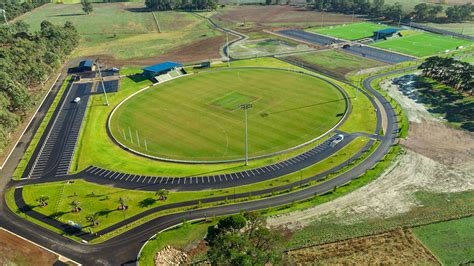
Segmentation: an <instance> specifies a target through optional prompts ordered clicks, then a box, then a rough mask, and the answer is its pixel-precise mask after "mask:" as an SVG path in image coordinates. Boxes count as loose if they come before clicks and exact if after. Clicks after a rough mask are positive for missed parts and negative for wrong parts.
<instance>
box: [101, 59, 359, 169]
mask: <svg viewBox="0 0 474 266" xmlns="http://www.w3.org/2000/svg"><path fill="white" fill-rule="evenodd" d="M235 69H270V70H281V71H290V72H294V73H298V74H303V75H308V76H311V77H314V78H317V79H320V80H322V81H324V82H326V83H328V84H330V85H332V86H333V87H335V88H336V89H337V90H338V91H340V92H341V94H342V95H343V96H344V97H346V98H345V100H346V103H348V105H347V106H346V110H345V111H344V115H343V117H342V118H341V119H340V120H339V121H338V122H337V124H336V125H334V126H333V127H332V128H330V129H329V130H328V131H326V132H325V133H323V134H322V135H320V136H318V137H316V138H313V139H311V140H309V141H306V142H305V143H302V144H299V145H296V146H294V147H290V148H288V149H285V150H281V151H277V152H273V153H270V154H264V155H259V156H254V157H251V158H249V160H255V159H264V158H268V157H271V156H275V155H280V154H284V153H287V152H290V151H294V150H297V149H299V148H302V147H304V146H306V145H309V144H311V143H313V142H315V141H317V140H319V139H321V138H323V137H325V136H326V135H328V134H330V133H331V132H333V131H334V130H335V129H336V128H338V127H339V126H340V125H341V123H342V122H344V121H345V119H346V117H347V115H349V113H351V112H352V109H351V106H352V105H351V101H350V98H349V95H348V94H347V92H346V91H345V90H344V88H342V87H341V86H339V85H338V84H337V83H335V82H333V81H331V80H330V79H327V78H325V77H322V76H319V75H315V74H313V73H307V72H303V71H300V70H297V69H289V68H278V67H253V66H242V67H227V68H223V69H212V70H208V71H206V72H212V71H226V70H235ZM190 75H193V74H186V75H182V76H179V77H176V78H172V79H169V80H166V81H163V82H159V83H154V84H152V85H151V86H146V87H145V88H142V89H140V90H138V91H136V92H134V93H133V94H131V95H129V96H128V97H126V98H125V99H123V100H122V101H121V102H120V103H119V104H117V105H116V106H115V107H114V109H113V110H112V112H111V113H110V115H109V117H108V118H107V130H108V132H109V133H110V136H111V137H112V141H114V142H116V143H117V144H118V145H119V146H121V147H122V148H124V149H125V150H127V151H130V152H131V153H134V154H137V155H140V156H143V157H145V158H149V159H153V160H159V161H164V162H174V163H190V164H217V163H234V162H241V161H243V159H233V160H218V161H206V160H203V161H192V160H178V159H170V158H163V157H158V156H153V155H150V154H145V153H142V152H139V151H137V150H135V149H132V148H130V147H128V146H127V145H125V144H123V143H122V142H120V141H119V140H118V139H117V138H116V137H115V136H114V134H113V133H112V130H111V129H110V128H111V126H110V124H111V121H112V117H113V115H114V114H115V111H116V110H117V109H118V108H119V107H120V106H121V105H122V104H123V103H125V102H126V101H127V100H129V99H130V98H132V97H134V96H135V95H137V94H139V93H141V92H143V91H145V90H147V89H149V88H151V87H154V86H156V85H159V84H162V83H165V82H168V81H171V80H174V79H177V78H183V77H187V76H190Z"/></svg>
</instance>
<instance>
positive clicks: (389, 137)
mask: <svg viewBox="0 0 474 266" xmlns="http://www.w3.org/2000/svg"><path fill="white" fill-rule="evenodd" d="M397 72H398V71H397ZM390 74H393V73H386V74H383V75H379V76H384V75H390ZM379 76H375V77H371V78H369V79H367V80H365V81H364V83H363V84H364V87H365V88H366V89H367V90H369V91H370V92H371V93H372V94H373V95H374V96H375V97H376V98H377V99H378V100H379V101H380V102H381V103H382V106H383V108H384V109H385V112H384V113H386V114H387V117H386V119H387V122H388V130H387V132H386V135H385V137H384V138H383V139H382V140H381V144H380V145H379V146H378V148H377V149H376V150H375V151H374V152H373V153H372V154H371V155H370V156H369V157H368V158H367V159H366V160H364V161H363V162H361V163H360V164H358V165H357V166H355V167H354V168H352V169H351V171H349V172H346V173H344V174H342V175H339V176H337V177H334V178H333V179H330V180H328V181H327V182H324V183H322V184H320V185H317V186H313V187H309V188H306V189H303V190H300V191H297V192H293V193H288V194H284V195H281V196H276V197H271V198H266V199H262V200H258V201H252V202H245V203H238V204H233V205H224V206H218V207H213V208H209V209H197V210H193V211H189V212H184V213H177V214H172V215H167V216H162V217H160V218H157V219H154V220H151V221H149V222H147V223H145V224H143V225H141V226H138V227H136V228H134V229H131V230H130V231H127V232H125V233H123V234H121V235H119V236H117V237H114V238H112V239H110V240H108V241H106V242H104V243H102V244H98V245H84V244H79V243H77V242H74V241H72V240H70V239H67V238H65V237H62V236H60V235H58V234H55V233H53V232H51V231H49V230H46V229H44V228H42V227H40V226H38V225H35V224H33V223H30V222H28V221H27V220H24V219H22V218H20V217H18V216H17V215H16V214H14V213H12V212H11V211H10V210H9V209H8V208H7V207H6V203H5V201H4V200H2V201H1V204H0V214H1V216H0V226H2V227H5V228H6V229H8V230H10V231H13V232H15V233H17V234H19V235H21V236H24V237H26V238H28V239H30V240H32V241H34V242H37V243H39V244H41V245H43V246H45V247H48V248H50V249H52V250H54V251H56V252H58V253H60V254H64V255H65V256H67V257H70V258H72V259H74V260H76V261H79V262H81V263H83V264H86V265H89V264H90V265H100V264H102V265H117V264H134V263H135V259H136V256H137V253H138V251H139V249H140V247H141V246H142V245H143V244H144V242H145V241H146V240H147V239H149V238H150V237H151V236H152V235H153V234H155V233H156V232H157V231H160V230H162V229H165V228H168V227H169V226H172V225H175V224H177V223H180V222H181V221H182V220H183V219H186V220H192V219H197V218H204V217H209V216H214V215H216V216H217V215H226V214H231V213H237V212H240V211H242V210H257V209H264V208H268V207H273V206H280V205H284V204H289V203H291V202H294V201H298V200H302V199H307V198H310V197H313V196H314V195H315V194H321V193H324V192H327V191H329V190H332V189H333V188H334V187H335V186H340V185H343V184H345V183H347V182H349V181H350V180H352V179H354V178H357V177H358V176H360V175H362V174H363V173H364V172H365V171H366V170H367V169H370V168H372V167H373V166H374V165H375V164H376V163H377V162H378V161H379V160H381V159H382V158H383V157H384V156H385V154H386V153H387V152H388V151H389V149H390V147H391V146H392V145H393V143H394V141H395V139H396V136H397V132H398V125H397V119H396V115H395V112H394V110H393V109H392V108H391V106H390V104H389V102H387V101H386V100H385V99H384V98H383V97H382V96H381V95H380V94H379V93H378V92H376V91H375V90H373V88H371V86H370V81H371V80H373V79H374V78H377V77H379ZM2 174H3V173H2ZM3 179H5V177H4V178H3ZM11 185H14V184H10V186H11ZM4 189H5V186H3V187H2V193H3V191H4ZM2 199H3V197H2Z"/></svg>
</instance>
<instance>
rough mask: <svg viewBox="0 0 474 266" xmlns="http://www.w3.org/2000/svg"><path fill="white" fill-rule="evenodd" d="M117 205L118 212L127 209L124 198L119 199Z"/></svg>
mask: <svg viewBox="0 0 474 266" xmlns="http://www.w3.org/2000/svg"><path fill="white" fill-rule="evenodd" d="M118 203H119V208H118V209H119V210H121V211H124V210H126V209H128V205H127V201H126V200H125V199H124V198H122V197H120V198H119V199H118Z"/></svg>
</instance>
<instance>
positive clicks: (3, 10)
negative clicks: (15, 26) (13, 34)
mask: <svg viewBox="0 0 474 266" xmlns="http://www.w3.org/2000/svg"><path fill="white" fill-rule="evenodd" d="M0 12H2V14H3V19H4V20H5V24H6V25H7V26H8V20H7V11H5V9H2V8H0Z"/></svg>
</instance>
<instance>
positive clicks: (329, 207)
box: [268, 150, 474, 229]
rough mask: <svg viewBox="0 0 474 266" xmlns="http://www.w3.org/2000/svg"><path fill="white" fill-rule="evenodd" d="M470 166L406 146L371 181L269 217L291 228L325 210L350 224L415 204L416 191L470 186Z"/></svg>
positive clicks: (473, 175)
mask: <svg viewBox="0 0 474 266" xmlns="http://www.w3.org/2000/svg"><path fill="white" fill-rule="evenodd" d="M473 170H474V166H473V165H472V163H471V164H470V165H469V164H467V165H464V166H463V167H458V168H452V167H447V166H445V165H443V164H441V163H438V162H436V161H434V160H432V159H430V158H428V157H425V156H423V155H421V154H418V153H416V152H413V151H411V150H407V151H406V153H405V154H403V155H400V156H399V157H398V159H397V160H396V161H395V162H394V164H393V165H392V166H391V167H389V169H387V170H386V172H385V173H384V174H382V175H381V176H380V177H379V178H377V179H376V180H375V181H373V182H371V183H369V184H368V185H366V186H364V187H362V188H360V189H358V190H356V191H354V192H352V193H350V194H348V195H345V196H342V197H340V198H337V199H336V200H333V201H331V202H328V203H325V204H321V205H318V206H315V207H312V208H309V209H306V210H301V211H296V212H292V213H290V214H285V215H280V216H277V217H272V218H270V219H269V220H268V223H269V224H270V225H272V226H287V227H288V228H290V229H295V228H298V227H301V226H306V225H308V224H310V223H312V222H313V221H316V220H320V219H322V218H323V217H324V216H326V215H328V214H334V215H335V216H336V217H344V219H341V223H346V224H352V223H355V222H360V221H363V220H365V219H370V218H374V217H375V218H380V217H391V216H395V215H397V214H401V213H405V212H408V211H409V210H410V209H411V208H413V207H416V206H418V202H417V201H416V200H415V198H414V197H413V193H414V192H416V191H429V192H438V193H443V192H444V193H448V192H461V191H469V190H474V171H473Z"/></svg>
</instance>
